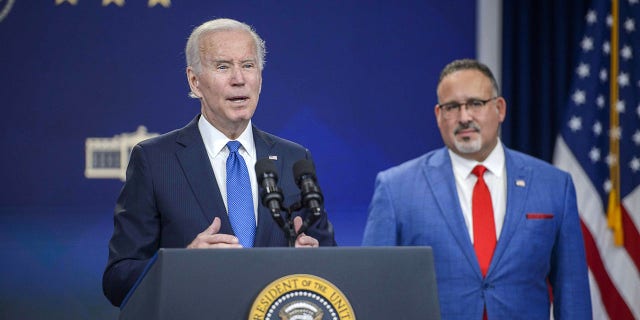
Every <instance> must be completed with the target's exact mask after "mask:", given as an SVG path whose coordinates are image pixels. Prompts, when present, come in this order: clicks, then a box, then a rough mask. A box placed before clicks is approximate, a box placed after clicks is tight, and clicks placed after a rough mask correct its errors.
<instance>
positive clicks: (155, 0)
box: [0, 0, 171, 8]
mask: <svg viewBox="0 0 640 320" xmlns="http://www.w3.org/2000/svg"><path fill="white" fill-rule="evenodd" d="M0 2H2V0H0ZM65 2H66V3H69V4H70V5H73V6H75V5H77V4H78V0H55V5H56V6H59V5H61V4H63V3H65ZM112 3H113V4H115V5H117V6H118V7H123V6H124V5H125V0H102V6H103V7H106V6H108V5H110V4H112ZM157 5H161V6H163V7H165V8H169V7H170V6H171V0H148V2H147V6H148V7H149V8H153V7H155V6H157Z"/></svg>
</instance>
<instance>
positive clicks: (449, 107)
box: [438, 96, 500, 118]
mask: <svg viewBox="0 0 640 320" xmlns="http://www.w3.org/2000/svg"><path fill="white" fill-rule="evenodd" d="M498 98H500V96H495V97H493V98H489V99H486V100H482V99H476V98H471V99H467V101H465V102H462V103H460V102H457V101H456V102H447V103H443V104H438V108H440V110H441V111H442V113H443V114H442V116H443V117H444V118H448V117H447V114H449V115H453V114H454V112H455V114H456V115H457V114H460V111H461V110H462V106H464V108H465V110H466V111H467V112H469V113H472V114H475V112H477V111H480V110H481V109H482V108H484V106H486V105H487V103H489V102H491V101H493V100H496V99H498ZM476 103H477V104H476ZM454 109H456V110H457V111H453V110H454Z"/></svg>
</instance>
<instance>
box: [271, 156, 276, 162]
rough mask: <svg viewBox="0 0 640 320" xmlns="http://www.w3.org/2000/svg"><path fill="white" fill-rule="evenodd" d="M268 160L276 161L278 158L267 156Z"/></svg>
mask: <svg viewBox="0 0 640 320" xmlns="http://www.w3.org/2000/svg"><path fill="white" fill-rule="evenodd" d="M269 160H273V161H276V160H278V156H269Z"/></svg>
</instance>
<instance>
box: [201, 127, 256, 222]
mask: <svg viewBox="0 0 640 320" xmlns="http://www.w3.org/2000/svg"><path fill="white" fill-rule="evenodd" d="M198 129H199V130H200V135H201V136H202V140H203V141H204V147H205V148H206V149H207V155H208V156H209V161H210V162H211V167H212V168H213V173H214V174H215V175H216V181H217V182H218V188H220V194H221V195H222V200H223V201H224V206H225V207H226V208H227V213H228V212H229V206H228V204H227V203H228V202H227V157H228V156H229V149H228V148H227V142H229V141H231V140H230V139H229V138H227V136H225V135H224V133H222V132H220V130H218V129H216V128H215V127H214V126H212V125H211V124H210V123H209V121H207V119H205V117H204V115H202V116H200V119H199V120H198ZM236 141H238V142H240V143H241V144H242V147H240V149H238V152H239V153H240V155H241V156H242V158H244V162H245V163H246V164H247V170H248V171H249V180H251V195H252V197H253V213H254V215H255V218H256V224H257V223H258V180H257V178H256V171H255V169H254V167H255V165H256V161H257V153H256V146H255V144H254V142H253V129H252V127H251V121H249V124H248V125H247V128H246V129H245V130H244V131H243V132H242V134H241V135H240V136H239V137H238V139H236Z"/></svg>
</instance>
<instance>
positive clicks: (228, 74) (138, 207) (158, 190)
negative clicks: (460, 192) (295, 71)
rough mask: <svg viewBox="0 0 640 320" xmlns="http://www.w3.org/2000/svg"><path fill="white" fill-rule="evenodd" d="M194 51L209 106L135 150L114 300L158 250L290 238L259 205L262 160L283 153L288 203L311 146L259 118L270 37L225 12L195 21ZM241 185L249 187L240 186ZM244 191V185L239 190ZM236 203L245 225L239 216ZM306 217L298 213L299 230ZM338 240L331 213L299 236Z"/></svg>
mask: <svg viewBox="0 0 640 320" xmlns="http://www.w3.org/2000/svg"><path fill="white" fill-rule="evenodd" d="M185 54H186V57H187V79H188V82H189V86H190V88H191V93H190V94H189V95H190V96H191V97H193V98H196V99H199V100H200V104H201V114H199V115H198V116H196V117H195V119H194V120H193V121H191V123H189V124H188V125H187V126H185V127H184V128H182V129H178V130H175V131H172V132H169V133H167V134H164V135H161V136H159V137H156V138H153V139H150V140H147V141H144V142H141V143H140V144H138V145H136V146H135V148H134V149H133V151H132V153H131V160H130V162H129V166H128V168H127V180H126V182H125V185H124V187H123V189H122V191H121V193H120V196H119V198H118V201H117V205H116V209H115V216H114V231H113V236H112V238H111V241H110V243H109V260H108V263H107V267H106V270H105V272H104V275H103V279H102V286H103V291H104V294H105V295H106V296H107V298H108V299H109V300H110V301H111V303H112V304H113V305H115V306H119V305H120V304H121V303H122V301H123V299H124V298H125V296H126V295H127V293H128V292H129V291H130V289H131V288H132V286H133V285H134V283H135V281H136V280H137V279H138V277H139V276H140V275H141V273H142V271H143V269H144V268H145V266H146V265H147V264H148V262H149V261H150V259H151V258H152V257H153V256H154V254H155V253H156V252H157V250H158V249H159V248H184V247H187V248H241V247H243V246H255V247H271V246H287V245H288V238H287V237H286V236H285V233H284V232H283V231H282V230H281V229H280V227H279V226H278V225H277V224H276V222H275V221H274V219H273V218H272V216H271V213H270V211H269V210H268V209H267V208H266V207H265V206H263V205H260V204H259V202H260V201H259V196H258V182H257V178H256V173H255V171H254V170H253V167H254V165H255V163H256V161H257V160H258V159H263V158H269V159H272V160H274V162H275V166H276V171H277V172H276V173H277V175H278V177H279V178H280V179H279V186H280V188H281V189H282V191H283V194H284V205H289V204H291V203H294V202H296V201H297V200H299V199H300V197H299V193H300V191H299V189H298V187H297V186H296V184H295V182H294V177H293V173H292V167H293V165H294V163H296V162H297V161H298V160H301V159H311V154H310V153H309V150H307V149H305V148H304V147H302V146H300V145H298V144H295V143H293V142H290V141H287V140H284V139H281V138H278V137H276V136H274V135H271V134H268V133H266V132H263V131H261V130H259V129H258V128H256V127H255V126H253V125H252V123H251V118H252V116H253V114H254V112H255V110H256V107H257V104H258V98H259V95H260V89H261V87H262V69H263V65H264V56H265V48H264V41H262V39H260V37H259V36H258V34H257V33H256V32H255V31H254V30H253V29H252V28H251V27H250V26H248V25H246V24H244V23H241V22H238V21H235V20H231V19H216V20H212V21H209V22H206V23H204V24H202V25H200V26H199V27H197V28H195V29H194V31H193V32H192V34H191V36H190V37H189V40H188V41H187V46H186V49H185ZM236 148H237V151H236ZM230 159H232V160H233V161H230ZM234 161H235V162H234ZM229 166H231V167H229ZM230 168H231V169H230ZM236 172H237V175H236ZM230 177H232V179H229V180H227V178H230ZM239 181H244V182H245V183H240V182H239ZM241 184H242V185H244V186H245V187H244V188H238V186H239V185H241ZM235 189H243V190H235ZM232 192H233V193H232ZM236 192H245V193H244V195H243V196H238V197H236V196H235V195H232V194H236ZM240 198H243V199H245V200H246V201H241V200H240ZM242 202H244V203H242ZM243 205H244V207H243ZM231 207H233V208H234V211H233V212H234V214H236V213H235V212H238V213H239V214H238V215H237V216H239V217H240V218H239V219H241V221H242V222H241V223H236V222H235V221H240V220H234V219H236V218H235V216H234V218H232V217H231V212H232V211H231ZM235 208H244V209H245V210H240V209H235ZM227 212H229V214H228V213H227ZM302 215H304V214H302ZM303 218H304V217H302V216H301V215H298V216H297V217H296V218H295V219H294V225H295V230H296V232H297V231H299V229H300V227H301V225H302V220H303ZM238 228H240V229H238ZM238 230H243V231H242V232H239V231H238ZM247 231H248V232H247ZM239 233H241V234H242V237H240V234H239ZM239 238H240V239H239ZM334 245H336V242H335V239H334V236H333V228H332V226H331V223H330V222H329V221H328V219H327V217H326V214H325V213H324V212H323V213H322V214H321V216H320V217H319V218H317V220H316V221H315V222H314V223H313V224H311V225H310V226H309V227H308V228H307V229H306V232H304V233H301V234H300V235H299V236H298V237H297V238H296V239H295V246H296V247H317V246H334ZM212 275H213V276H216V275H215V273H212ZM217 276H224V275H217Z"/></svg>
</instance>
